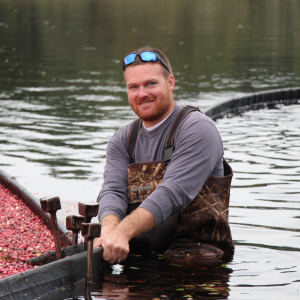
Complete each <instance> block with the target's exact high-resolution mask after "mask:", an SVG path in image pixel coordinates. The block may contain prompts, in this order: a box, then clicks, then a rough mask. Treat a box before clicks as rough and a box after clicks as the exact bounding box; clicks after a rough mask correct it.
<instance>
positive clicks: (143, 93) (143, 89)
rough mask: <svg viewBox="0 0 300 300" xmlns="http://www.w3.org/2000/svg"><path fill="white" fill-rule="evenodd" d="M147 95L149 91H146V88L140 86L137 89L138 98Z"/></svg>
mask: <svg viewBox="0 0 300 300" xmlns="http://www.w3.org/2000/svg"><path fill="white" fill-rule="evenodd" d="M147 96H149V93H148V92H147V89H145V87H143V86H141V87H140V89H139V95H138V97H139V98H145V97H147Z"/></svg>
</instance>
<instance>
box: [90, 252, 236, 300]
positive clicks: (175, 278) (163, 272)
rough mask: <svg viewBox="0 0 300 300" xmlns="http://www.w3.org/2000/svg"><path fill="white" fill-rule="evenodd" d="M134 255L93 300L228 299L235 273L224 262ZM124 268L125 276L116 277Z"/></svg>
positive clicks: (110, 276)
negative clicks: (232, 277) (230, 276)
mask: <svg viewBox="0 0 300 300" xmlns="http://www.w3.org/2000/svg"><path fill="white" fill-rule="evenodd" d="M160 258H163V257H159V256H158V257H153V256H150V257H149V256H139V257H134V256H133V255H132V256H131V257H129V258H128V259H127V260H126V263H125V264H124V265H122V266H121V267H120V266H118V265H113V266H112V272H111V274H105V275H104V276H103V278H102V284H101V288H100V290H99V291H97V288H96V287H95V291H94V292H93V293H92V296H93V299H184V298H187V299H194V298H197V297H211V298H212V299H216V298H218V299H227V297H228V295H229V291H230V289H229V285H228V279H229V274H230V273H231V272H232V270H231V269H230V268H229V267H227V266H226V264H225V263H224V262H222V261H219V262H217V261H216V262H211V263H209V262H200V261H193V262H191V263H186V262H181V261H172V260H170V261H169V260H164V259H161V260H160ZM116 269H119V270H118V271H119V272H120V270H121V269H122V274H114V273H116Z"/></svg>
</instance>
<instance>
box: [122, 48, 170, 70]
mask: <svg viewBox="0 0 300 300" xmlns="http://www.w3.org/2000/svg"><path fill="white" fill-rule="evenodd" d="M137 56H139V57H140V59H141V61H143V62H156V61H159V62H160V63H161V64H162V65H163V66H164V67H165V68H166V69H167V71H168V72H169V73H171V72H170V70H169V68H168V67H167V65H166V64H165V63H164V61H163V60H162V59H161V57H160V56H159V55H158V54H157V53H155V52H151V51H142V52H133V53H130V54H127V55H126V56H125V57H124V59H123V70H125V68H126V66H128V65H131V64H132V63H133V62H134V61H135V59H136V57H137Z"/></svg>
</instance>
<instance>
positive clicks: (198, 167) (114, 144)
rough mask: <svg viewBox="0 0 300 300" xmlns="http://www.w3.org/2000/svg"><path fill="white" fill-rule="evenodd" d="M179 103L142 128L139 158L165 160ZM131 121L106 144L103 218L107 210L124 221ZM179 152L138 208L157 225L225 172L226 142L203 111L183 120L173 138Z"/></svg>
mask: <svg viewBox="0 0 300 300" xmlns="http://www.w3.org/2000/svg"><path fill="white" fill-rule="evenodd" d="M180 109H181V106H179V105H177V104H176V105H175V108H174V110H173V112H172V113H171V115H170V116H169V117H168V118H167V119H166V120H165V122H163V123H162V124H161V125H160V126H159V127H157V128H155V129H154V130H152V131H147V130H146V129H145V128H143V127H142V128H141V130H140V134H139V137H138V140H137V145H136V151H135V161H136V162H149V161H154V160H163V150H164V144H165V141H166V139H167V136H168V133H169V130H170V127H171V125H172V122H173V120H174V119H175V117H176V115H177V113H178V112H179V110H180ZM130 126H131V124H128V125H126V126H124V127H122V128H121V129H120V130H118V131H117V132H116V133H115V134H114V135H113V137H112V138H111V139H110V141H109V143H108V145H107V153H106V165H105V171H104V183H103V185H102V190H101V192H100V194H99V196H98V199H97V201H98V202H99V215H98V217H99V221H101V220H102V218H104V217H105V216H107V215H109V214H114V215H116V216H117V217H118V218H119V219H120V220H122V219H123V218H124V217H125V215H126V210H127V205H128V202H127V191H128V189H127V186H128V174H127V166H128V165H129V164H130V157H129V154H128V153H127V150H126V142H127V137H128V134H129V130H130ZM174 147H175V151H174V153H173V156H172V159H171V161H170V163H169V165H168V167H167V169H166V172H165V175H164V178H163V182H162V183H161V184H159V185H158V186H157V188H156V189H155V191H154V192H152V193H151V194H150V195H149V196H148V198H147V199H145V200H144V201H143V202H142V203H141V205H140V207H143V208H145V209H147V210H148V211H149V212H150V213H151V214H152V215H153V216H154V219H155V222H156V225H159V224H161V223H162V222H164V220H166V218H168V217H169V216H170V215H172V214H174V213H177V212H181V211H182V210H183V209H184V208H185V207H187V206H188V205H189V204H190V203H191V202H192V201H193V200H194V198H195V197H196V195H197V193H198V192H199V190H200V189H201V187H202V186H203V184H204V183H205V181H206V180H207V179H208V178H209V176H210V175H214V176H223V153H224V151H223V144H222V140H221V137H220V134H219V132H218V130H217V129H216V127H215V125H214V123H213V121H212V120H211V119H210V118H208V117H206V116H205V115H204V114H202V113H200V112H191V113H189V114H188V115H187V117H186V118H185V119H184V121H183V122H182V123H181V124H180V126H179V128H178V130H177V133H176V135H175V138H174Z"/></svg>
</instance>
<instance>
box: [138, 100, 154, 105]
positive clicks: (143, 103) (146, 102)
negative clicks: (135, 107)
mask: <svg viewBox="0 0 300 300" xmlns="http://www.w3.org/2000/svg"><path fill="white" fill-rule="evenodd" d="M152 102H154V99H153V100H148V101H144V102H141V103H139V105H147V104H150V103H152Z"/></svg>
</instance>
